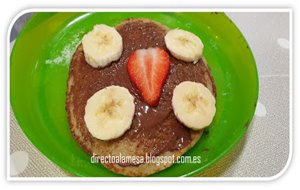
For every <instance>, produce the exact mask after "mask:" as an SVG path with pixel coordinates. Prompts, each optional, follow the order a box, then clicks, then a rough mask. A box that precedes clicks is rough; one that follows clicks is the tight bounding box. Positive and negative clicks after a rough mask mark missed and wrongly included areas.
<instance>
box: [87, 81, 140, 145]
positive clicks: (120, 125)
mask: <svg viewBox="0 0 300 190" xmlns="http://www.w3.org/2000/svg"><path fill="white" fill-rule="evenodd" d="M134 111H135V105H134V97H133V96H132V95H131V94H130V93H129V91H128V90H127V89H126V88H124V87H120V86H109V87H106V88H104V89H102V90H99V91H98V92H96V93H95V94H94V95H93V96H91V97H90V98H89V99H88V101H87V104H86V107H85V115H84V121H85V123H86V126H87V128H88V130H89V132H90V133H91V134H92V136H94V137H95V138H97V139H100V140H110V139H115V138H118V137H120V136H121V135H123V134H124V133H125V132H126V131H127V130H128V129H129V128H130V126H131V122H132V119H133V116H134Z"/></svg>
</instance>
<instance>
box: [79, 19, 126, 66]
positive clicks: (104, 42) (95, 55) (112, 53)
mask: <svg viewBox="0 0 300 190" xmlns="http://www.w3.org/2000/svg"><path fill="white" fill-rule="evenodd" d="M82 46H83V52H84V56H85V60H86V62H87V63H88V64H90V65H91V66H92V67H94V68H97V67H105V66H107V65H109V64H110V63H111V62H112V61H116V60H118V59H119V58H120V57H121V54H122V51H123V41H122V37H121V35H120V34H119V33H118V32H117V30H116V29H115V28H113V27H110V26H107V25H104V24H100V25H95V26H94V28H93V30H92V31H90V32H89V33H87V34H86V35H84V36H83V39H82Z"/></svg>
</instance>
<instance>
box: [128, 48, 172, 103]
mask: <svg viewBox="0 0 300 190" xmlns="http://www.w3.org/2000/svg"><path fill="white" fill-rule="evenodd" d="M169 70H170V61H169V55H168V53H167V52H165V51H164V50H163V49H161V48H148V49H139V50H136V51H135V52H133V53H132V54H131V55H130V56H129V59H128V65H127V71H128V74H129V77H130V79H131V81H132V82H133V83H134V84H135V86H136V87H137V89H138V90H139V92H140V94H141V96H142V97H143V99H144V101H145V102H147V103H148V104H149V105H150V106H156V105H157V104H158V101H159V97H160V94H161V90H162V87H163V85H164V82H165V80H166V78H167V76H168V73H169Z"/></svg>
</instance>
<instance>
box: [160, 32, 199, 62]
mask: <svg viewBox="0 0 300 190" xmlns="http://www.w3.org/2000/svg"><path fill="white" fill-rule="evenodd" d="M165 43H166V46H167V48H168V50H169V51H170V52H171V54H172V55H173V56H174V57H175V58H177V59H179V60H182V61H186V62H193V63H197V62H198V61H199V59H200V58H201V57H202V52H203V47H204V45H203V43H202V41H201V39H200V38H199V37H198V36H196V35H195V34H193V33H191V32H188V31H185V30H181V29H173V30H170V31H169V32H168V33H167V34H166V36H165Z"/></svg>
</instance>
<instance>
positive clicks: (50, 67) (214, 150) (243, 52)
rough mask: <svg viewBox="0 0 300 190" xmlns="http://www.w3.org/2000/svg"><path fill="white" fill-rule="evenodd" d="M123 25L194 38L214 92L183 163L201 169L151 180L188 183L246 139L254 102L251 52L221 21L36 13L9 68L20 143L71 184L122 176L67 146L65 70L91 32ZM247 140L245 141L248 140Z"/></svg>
mask: <svg viewBox="0 0 300 190" xmlns="http://www.w3.org/2000/svg"><path fill="white" fill-rule="evenodd" d="M130 17H144V18H150V19H153V20H156V21H158V22H161V23H162V24H164V25H166V26H168V27H170V28H182V29H185V30H189V31H191V32H193V33H195V34H196V35H198V36H199V37H200V38H201V39H202V41H203V43H204V45H205V48H204V56H205V57H206V59H207V61H208V64H209V66H210V68H211V71H212V74H213V76H214V79H215V82H216V86H217V113H216V116H215V118H214V121H213V123H212V124H211V126H210V127H209V128H207V129H206V131H205V134H204V135H203V137H202V138H201V139H200V140H199V142H198V143H197V144H196V145H195V146H194V147H193V148H192V149H191V150H190V151H188V152H187V153H186V154H185V155H191V156H192V155H199V156H201V163H198V164H195V163H189V164H174V165H173V166H172V167H170V168H168V169H166V170H164V171H161V172H159V173H157V174H154V175H153V176H194V175H196V174H198V173H200V172H201V171H203V170H204V169H206V168H207V167H209V166H211V165H212V164H213V163H215V162H216V161H217V160H219V159H220V158H221V157H222V156H224V155H225V154H227V153H228V152H229V151H230V150H231V149H232V148H233V147H234V145H235V144H237V143H238V142H239V141H240V139H241V138H242V137H243V136H244V134H245V133H246V130H247V127H248V125H249V123H250V121H251V119H252V117H253V114H254V111H255V106H256V101H257V97H258V75H257V70H256V65H255V61H254V58H253V56H252V53H251V50H250V48H249V46H248V44H247V42H246V40H245V39H244V37H243V35H242V34H241V32H240V31H239V30H238V28H237V27H236V26H235V25H234V24H233V23H232V21H231V20H230V19H229V18H228V17H227V16H226V15H225V14H224V13H208V12H205V13H152V12H147V13H140V12H135V13H132V12H122V13H108V12H98V13H36V14H35V15H34V16H33V17H32V18H31V20H30V21H29V22H28V23H27V24H26V26H25V27H24V29H23V30H22V32H21V33H20V35H19V37H18V39H17V41H16V43H15V45H14V48H13V51H12V54H11V63H10V99H11V105H12V107H13V111H14V113H15V116H16V118H17V120H18V122H19V124H20V126H21V128H22V130H23V131H24V133H25V134H26V135H27V137H28V138H29V139H30V140H31V142H32V143H33V144H34V145H35V146H36V147H37V148H38V149H39V150H40V151H41V152H42V153H43V154H44V155H45V156H47V157H48V158H49V159H50V160H52V161H53V162H54V163H56V164H57V165H59V166H60V167H62V168H63V169H65V170H67V171H69V172H71V173H72V174H74V175H78V176H121V175H117V174H114V173H112V172H111V171H109V170H107V169H105V168H104V167H103V166H102V165H100V164H91V163H90V157H89V156H88V155H87V154H86V153H85V152H84V151H83V150H82V149H81V148H80V147H79V145H78V144H77V143H76V142H75V141H74V139H73V138H72V135H71V133H70V131H69V124H68V122H67V115H66V110H65V101H66V84H67V78H68V71H69V64H70V60H71V57H72V54H73V53H74V51H75V49H76V46H77V44H78V43H79V42H80V40H81V38H82V36H83V35H84V34H85V33H86V32H88V31H89V30H91V29H92V27H93V25H95V24H98V23H104V24H108V25H111V26H115V25H117V24H119V23H120V22H122V20H124V19H126V18H130ZM249 138H251V137H249Z"/></svg>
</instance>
